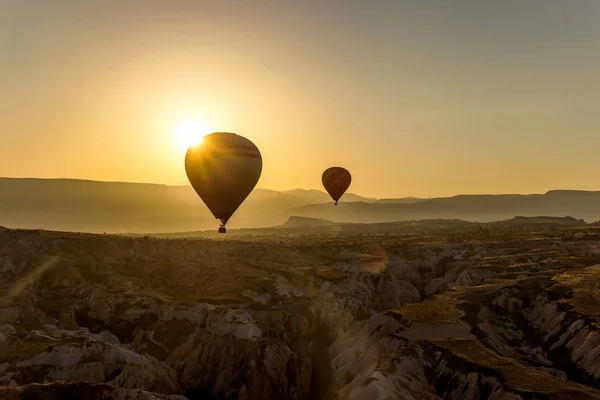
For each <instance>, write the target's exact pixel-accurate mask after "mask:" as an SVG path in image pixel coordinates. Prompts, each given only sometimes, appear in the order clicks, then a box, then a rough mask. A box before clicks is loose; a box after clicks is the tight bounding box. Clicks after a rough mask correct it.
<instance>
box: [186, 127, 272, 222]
mask: <svg viewBox="0 0 600 400" xmlns="http://www.w3.org/2000/svg"><path fill="white" fill-rule="evenodd" d="M185 172H186V173H187V177H188V179H189V181H190V183H191V184H192V187H193V188H194V190H195V191H196V193H197V194H198V196H200V198H201V199H202V201H204V204H206V206H207V207H208V209H209V210H210V211H211V212H212V214H213V215H214V216H215V218H217V219H219V220H221V227H220V228H219V232H220V233H225V232H227V230H226V228H225V224H227V221H228V220H229V218H231V216H232V215H233V213H234V212H235V211H236V210H237V209H238V207H239V206H240V205H241V204H242V203H243V201H244V200H245V199H246V197H248V195H249V194H250V192H252V189H254V186H256V183H257V182H258V179H259V178H260V173H261V172H262V157H261V155H260V151H259V150H258V148H257V147H256V146H255V145H254V143H252V142H251V141H250V140H248V139H246V138H245V137H243V136H240V135H236V134H235V133H228V132H215V133H211V134H210V135H206V136H204V137H203V138H202V142H201V143H200V144H198V145H195V146H191V147H190V148H189V149H188V151H187V153H186V155H185Z"/></svg>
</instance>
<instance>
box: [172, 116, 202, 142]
mask: <svg viewBox="0 0 600 400" xmlns="http://www.w3.org/2000/svg"><path fill="white" fill-rule="evenodd" d="M209 133H210V127H209V126H208V125H207V124H206V123H205V122H204V121H202V120H200V119H198V118H185V119H182V120H181V121H179V122H178V123H177V125H176V126H175V145H176V146H177V147H178V148H179V149H180V150H187V149H188V148H189V147H190V146H195V145H197V144H200V143H201V142H202V137H203V136H205V135H208V134H209Z"/></svg>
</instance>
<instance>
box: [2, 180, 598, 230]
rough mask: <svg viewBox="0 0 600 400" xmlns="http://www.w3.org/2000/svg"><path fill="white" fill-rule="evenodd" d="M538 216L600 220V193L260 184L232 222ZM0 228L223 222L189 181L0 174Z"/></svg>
mask: <svg viewBox="0 0 600 400" xmlns="http://www.w3.org/2000/svg"><path fill="white" fill-rule="evenodd" d="M539 215H544V216H549V217H565V216H572V217H575V218H580V219H584V220H586V221H588V222H591V221H597V220H600V192H587V191H569V190H554V191H550V192H548V193H545V194H533V195H518V194H514V195H512V194H508V195H459V196H454V197H447V198H435V199H418V198H403V199H381V200H378V199H373V198H366V197H361V196H358V195H356V194H351V193H349V194H346V195H345V196H344V197H343V198H342V202H341V203H340V204H339V205H338V206H337V207H334V206H333V204H332V201H331V200H330V198H329V196H328V195H327V194H326V193H324V192H321V191H318V190H304V189H294V190H289V191H284V192H279V191H274V190H266V189H256V190H255V191H253V192H252V194H251V195H250V196H249V197H248V199H247V200H246V202H245V203H244V204H243V205H242V206H241V207H240V209H239V210H238V212H237V213H236V214H235V215H234V216H233V218H232V219H231V221H230V223H229V224H228V225H229V227H230V228H253V227H265V226H274V225H280V224H283V223H284V222H285V221H287V220H288V218H289V217H290V216H298V217H309V218H321V219H325V220H330V221H334V222H360V223H376V222H391V221H404V220H415V219H462V220H465V221H479V222H486V221H495V220H504V219H510V218H513V217H515V216H539ZM0 225H1V226H7V227H12V228H27V229H51V230H64V231H82V232H100V233H101V232H108V233H119V232H143V233H157V232H185V231H197V230H203V229H215V227H217V226H218V224H217V222H216V221H215V219H214V218H213V216H212V214H210V212H209V211H208V209H207V208H206V207H205V206H204V204H203V203H202V202H201V201H200V200H199V199H198V197H197V196H196V194H195V193H194V191H193V189H192V188H191V187H189V186H166V185H155V184H143V183H118V182H98V181H86V180H75V179H17V178H0Z"/></svg>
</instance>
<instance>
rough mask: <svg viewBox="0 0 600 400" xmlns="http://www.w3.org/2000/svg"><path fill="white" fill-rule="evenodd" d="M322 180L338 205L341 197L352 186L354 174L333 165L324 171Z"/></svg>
mask: <svg viewBox="0 0 600 400" xmlns="http://www.w3.org/2000/svg"><path fill="white" fill-rule="evenodd" d="M321 182H323V186H324V187H325V190H327V193H329V195H330V196H331V198H332V199H333V200H334V201H335V205H336V206H337V203H338V200H339V199H340V197H342V195H343V194H344V193H345V192H346V190H348V188H349V187H350V182H352V176H351V175H350V172H348V170H347V169H345V168H342V167H331V168H327V169H326V170H325V172H323V176H321Z"/></svg>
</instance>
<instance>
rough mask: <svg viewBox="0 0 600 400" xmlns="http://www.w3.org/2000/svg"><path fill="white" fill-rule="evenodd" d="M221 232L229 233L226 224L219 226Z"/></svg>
mask: <svg viewBox="0 0 600 400" xmlns="http://www.w3.org/2000/svg"><path fill="white" fill-rule="evenodd" d="M219 233H227V229H225V227H224V226H221V227H219Z"/></svg>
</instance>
